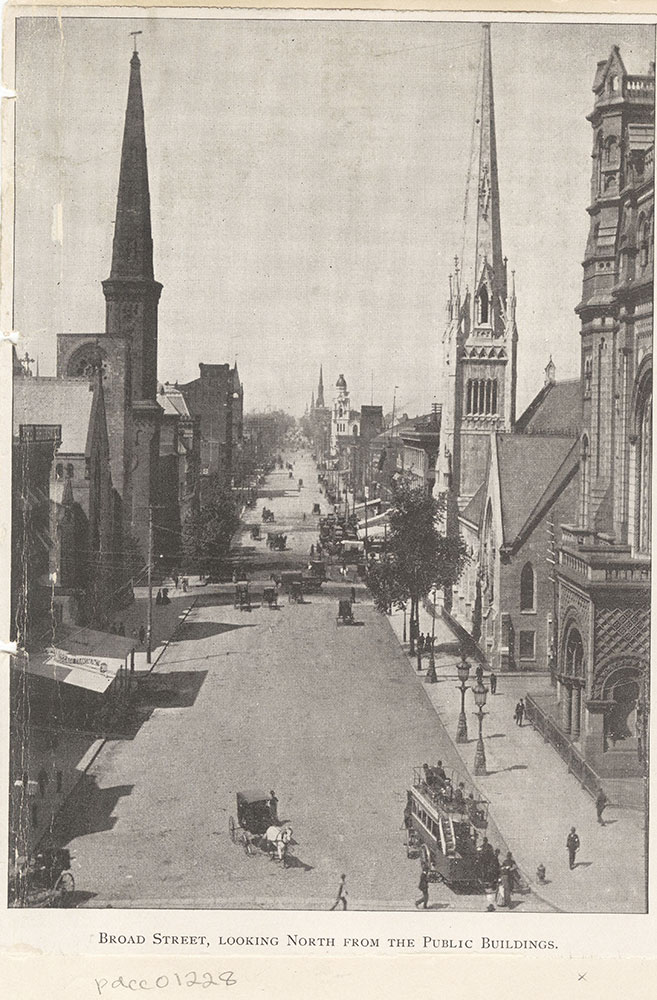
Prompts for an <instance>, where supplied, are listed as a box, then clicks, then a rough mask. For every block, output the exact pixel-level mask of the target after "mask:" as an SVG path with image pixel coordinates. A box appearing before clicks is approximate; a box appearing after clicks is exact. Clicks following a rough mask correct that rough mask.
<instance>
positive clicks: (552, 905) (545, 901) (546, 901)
mask: <svg viewBox="0 0 657 1000" xmlns="http://www.w3.org/2000/svg"><path fill="white" fill-rule="evenodd" d="M448 624H449V623H448ZM388 625H389V626H390V631H391V632H392V634H393V636H394V638H395V639H396V640H397V642H398V644H399V648H400V649H401V651H402V652H405V649H404V646H403V644H402V643H401V642H400V640H399V638H398V636H397V633H396V632H395V630H394V629H393V627H392V624H391V622H390V621H389V620H388ZM404 659H405V660H406V663H407V665H408V667H409V669H410V670H411V672H412V674H413V676H414V677H416V678H418V680H420V681H421V682H422V691H423V693H424V696H425V698H426V699H427V701H428V702H429V704H430V706H431V709H432V711H433V712H435V714H436V717H437V718H438V721H439V722H440V723H441V725H442V726H443V729H444V730H445V734H446V736H447V738H448V740H449V741H450V743H451V744H452V747H453V748H454V750H455V752H456V754H457V756H458V757H459V758H460V760H461V761H462V763H463V769H464V771H465V773H466V774H467V776H468V779H469V781H470V784H471V786H472V787H473V788H474V789H475V790H476V791H477V792H478V793H479V795H481V797H482V799H485V800H486V801H488V799H487V798H486V796H485V795H484V794H483V793H482V791H481V789H480V788H479V785H478V784H477V783H476V782H475V781H474V779H473V778H472V775H471V774H470V769H469V767H468V766H467V765H466V763H465V761H464V760H463V757H462V756H461V753H460V752H459V750H458V747H457V746H456V744H455V743H454V740H453V739H452V737H451V736H450V735H449V733H448V732H447V729H446V728H445V725H444V723H443V722H442V720H441V719H440V716H439V715H438V712H437V711H436V706H435V705H434V703H433V701H432V699H431V697H430V695H429V692H428V691H427V689H426V684H425V683H424V678H425V676H426V673H425V671H424V668H423V670H422V673H421V674H420V673H419V671H417V670H415V669H414V668H413V665H412V663H411V662H410V660H409V659H408V657H404ZM496 825H497V824H496ZM500 833H501V834H502V836H503V837H504V832H503V831H502V830H500ZM516 865H517V866H518V870H519V871H520V873H521V875H522V876H523V878H524V880H525V882H526V883H527V885H528V886H529V893H524V894H521V895H524V896H525V897H526V896H527V895H530V896H534V897H535V898H536V899H539V900H540V901H541V903H543V904H544V905H545V906H549V907H550V909H551V910H553V911H554V912H555V913H563V912H565V911H564V910H561V909H560V908H559V907H558V906H557V905H556V904H555V903H552V902H551V901H550V900H549V899H546V898H545V896H542V895H541V894H540V893H538V892H536V890H535V889H534V888H533V887H532V884H531V882H530V880H529V879H528V878H527V875H526V874H525V872H524V871H523V869H522V868H521V867H520V865H518V862H517V861H516ZM496 909H498V908H497V907H496Z"/></svg>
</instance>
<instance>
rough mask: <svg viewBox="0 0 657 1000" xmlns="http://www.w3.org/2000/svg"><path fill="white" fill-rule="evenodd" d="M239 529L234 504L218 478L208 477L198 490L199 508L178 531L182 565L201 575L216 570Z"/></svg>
mask: <svg viewBox="0 0 657 1000" xmlns="http://www.w3.org/2000/svg"><path fill="white" fill-rule="evenodd" d="M238 526H239V516H238V512H237V504H236V502H235V499H234V497H233V494H232V492H231V490H230V489H228V488H227V487H226V486H224V485H223V484H222V483H221V481H220V479H219V477H218V476H211V477H209V480H208V482H207V483H206V484H204V489H203V491H202V501H201V506H200V509H199V510H197V511H192V512H191V513H190V514H189V515H188V517H187V519H186V521H185V523H184V525H183V531H182V545H183V555H184V559H185V564H186V565H187V566H193V567H194V568H196V569H198V570H199V571H201V572H203V573H208V572H211V571H212V570H216V569H217V568H218V565H219V563H220V562H221V561H222V559H225V557H226V555H227V554H228V549H229V547H230V541H231V538H232V537H233V535H234V534H235V532H236V531H237V528H238Z"/></svg>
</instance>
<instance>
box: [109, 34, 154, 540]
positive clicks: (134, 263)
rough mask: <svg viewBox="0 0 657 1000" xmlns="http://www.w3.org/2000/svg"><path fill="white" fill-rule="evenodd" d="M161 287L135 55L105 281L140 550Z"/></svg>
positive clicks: (149, 486) (148, 487) (129, 507)
mask: <svg viewBox="0 0 657 1000" xmlns="http://www.w3.org/2000/svg"><path fill="white" fill-rule="evenodd" d="M161 291H162V285H161V284H160V283H159V282H158V281H155V280H154V276H153V239H152V236H151V204H150V194H149V190H148V167H147V162H146V133H145V129H144V104H143V99H142V92H141V75H140V63H139V56H138V54H137V52H136V51H135V52H134V53H133V56H132V59H131V62H130V85H129V88H128V105H127V109H126V116H125V129H124V133H123V148H122V150H121V173H120V176H119V193H118V197H117V203H116V224H115V227H114V245H113V248H112V268H111V271H110V276H109V278H108V279H107V280H106V281H104V282H103V294H104V295H105V300H106V314H105V316H106V319H105V329H106V332H107V334H108V335H109V336H110V337H117V338H121V339H123V340H125V341H126V342H127V343H128V344H129V345H130V390H129V398H130V406H131V411H132V421H131V423H132V428H131V430H132V433H131V436H130V440H129V441H128V442H126V446H127V447H126V457H127V459H128V462H129V463H130V469H129V478H128V484H129V495H128V496H124V511H125V513H126V514H128V512H129V518H130V524H131V526H132V530H133V532H134V534H135V535H136V536H137V538H138V539H139V540H140V541H141V542H142V546H143V545H144V542H145V541H146V539H147V537H148V505H149V503H151V501H152V498H153V497H154V496H155V494H156V490H157V463H158V457H159V444H160V440H159V435H160V420H161V417H162V410H161V408H160V406H159V405H158V403H157V306H158V302H159V298H160V292H161Z"/></svg>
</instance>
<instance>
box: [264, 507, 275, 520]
mask: <svg viewBox="0 0 657 1000" xmlns="http://www.w3.org/2000/svg"><path fill="white" fill-rule="evenodd" d="M262 520H263V522H264V523H265V524H273V523H274V512H273V510H270V509H269V507H263V508H262Z"/></svg>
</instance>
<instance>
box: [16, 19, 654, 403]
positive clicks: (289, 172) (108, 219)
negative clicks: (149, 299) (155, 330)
mask: <svg viewBox="0 0 657 1000" xmlns="http://www.w3.org/2000/svg"><path fill="white" fill-rule="evenodd" d="M134 30H142V31H143V34H142V35H141V36H140V37H139V42H138V45H139V53H140V58H141V63H142V84H143V90H144V106H145V115H146V134H147V143H148V162H149V173H150V189H151V212H152V219H153V240H154V250H155V276H156V278H157V279H158V280H159V281H161V282H162V284H163V285H164V290H163V292H162V298H161V300H160V311H159V331H160V333H159V377H160V378H161V379H162V380H170V381H175V380H176V379H177V380H179V381H186V380H188V379H190V378H194V377H196V376H197V375H198V363H199V362H200V361H203V362H212V363H218V362H224V361H230V362H232V361H234V360H235V358H236V357H237V361H238V366H239V369H240V373H241V375H242V378H243V381H244V384H245V405H246V408H247V409H252V408H261V407H263V408H264V407H266V406H268V405H271V406H282V407H285V408H287V409H289V410H290V411H291V412H295V413H300V412H301V411H302V410H303V408H304V406H305V404H306V402H308V401H309V399H310V393H311V390H313V389H315V388H316V385H317V374H318V369H319V365H320V362H323V365H324V381H325V386H326V389H327V396H328V397H329V398H331V397H332V393H333V386H334V385H335V381H336V379H337V377H338V374H339V373H340V372H344V374H345V376H346V378H347V382H348V384H349V388H350V390H351V392H352V400H353V403H354V404H355V405H360V404H362V403H369V402H370V391H371V389H370V383H371V378H372V372H373V380H374V402H375V403H376V402H380V403H383V405H384V406H385V408H386V409H390V407H391V405H392V396H393V387H394V386H395V385H397V386H399V389H398V391H397V408H398V411H399V412H401V411H403V410H406V411H407V412H409V413H414V412H418V411H422V412H425V411H427V410H429V409H430V407H431V403H432V402H433V400H434V399H435V398H436V387H437V381H438V380H437V363H438V362H437V359H438V350H437V343H438V340H439V338H440V336H441V334H442V331H443V328H444V316H445V308H444V307H445V301H446V297H447V291H448V274H449V272H450V271H451V270H452V266H453V257H454V254H455V253H460V248H461V245H462V241H463V235H462V219H463V204H464V195H465V186H466V173H467V165H468V160H469V151H470V139H471V130H472V115H473V106H474V95H475V86H476V73H477V66H478V60H479V51H480V42H481V28H480V26H479V25H478V24H477V23H475V22H466V23H463V22H452V23H445V22H427V21H424V22H387V23H382V22H378V23H377V22H364V21H360V22H347V21H309V20H304V21H283V20H277V21H260V20H257V19H246V18H245V19H236V20H202V21H195V20H193V19H191V18H190V19H189V20H187V19H184V20H181V19H175V20H169V19H166V18H163V17H155V16H154V17H152V18H148V19H144V20H138V19H130V20H128V19H116V18H103V17H98V18H87V17H85V18H77V19H75V18H67V17H64V18H63V19H62V20H61V21H59V22H58V21H57V20H56V19H52V18H32V19H30V18H22V19H21V20H20V21H19V24H18V30H17V40H18V41H17V55H16V65H17V91H18V101H17V119H16V130H17V131H16V168H17V188H16V192H17V194H16V274H15V290H16V297H15V319H14V326H15V328H16V329H18V330H20V331H21V333H22V334H23V335H24V336H25V337H26V338H27V341H28V342H27V346H28V348H29V350H30V353H31V354H32V355H33V356H36V353H38V355H39V358H40V371H41V374H54V372H55V349H56V346H55V338H56V334H57V333H58V332H86V331H102V330H103V329H104V298H103V294H102V289H101V285H100V282H101V281H102V280H103V279H104V278H107V277H108V276H109V270H110V254H111V245H112V233H113V220H114V213H115V206H116V191H117V185H118V174H119V161H120V151H121V139H122V130H123V117H124V113H125V103H126V97H127V88H128V76H129V62H130V55H131V47H132V40H131V39H130V37H129V32H130V31H134ZM614 43H616V44H618V45H619V46H620V49H621V54H622V57H623V59H624V61H625V65H626V67H627V69H628V71H629V72H635V73H645V72H646V71H647V68H648V63H649V61H650V60H651V59H652V58H654V49H655V38H654V29H653V28H652V27H649V26H646V25H640V24H631V25H627V24H625V25H620V24H612V25H609V24H607V25H605V24H600V23H596V24H570V25H565V24H561V25H558V24H539V23H529V24H522V23H510V22H506V23H494V24H493V27H492V47H493V76H494V89H495V103H496V124H497V143H498V159H499V171H500V195H501V205H502V240H503V249H504V253H505V254H506V255H507V256H508V258H509V268H510V269H514V270H515V272H516V285H517V295H518V329H519V338H520V339H519V350H518V366H519V377H518V407H519V412H520V411H521V410H522V408H523V407H524V406H525V405H526V404H527V402H529V400H530V399H531V398H532V396H533V395H534V393H535V392H536V391H537V389H538V388H539V387H540V386H541V384H542V381H543V368H544V366H545V364H546V363H547V360H548V357H549V355H550V354H552V356H553V359H554V361H555V363H556V366H557V377H558V378H559V377H563V378H566V377H571V378H572V377H576V376H577V375H578V373H579V335H578V321H577V317H576V316H575V314H574V312H573V309H574V307H575V305H576V304H577V302H578V300H579V295H580V291H581V260H582V258H583V255H584V246H585V241H586V233H587V221H588V216H587V215H586V211H585V209H586V205H587V203H588V197H589V184H590V169H591V160H590V153H591V127H590V124H589V123H588V122H587V121H586V118H585V116H586V115H587V114H588V113H589V112H590V110H591V108H592V105H593V95H592V92H591V84H592V82H593V77H594V74H595V68H596V63H597V61H598V60H600V59H606V57H607V56H608V54H609V51H610V49H611V46H612V44H614ZM57 206H60V207H59V208H58V207H57Z"/></svg>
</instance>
